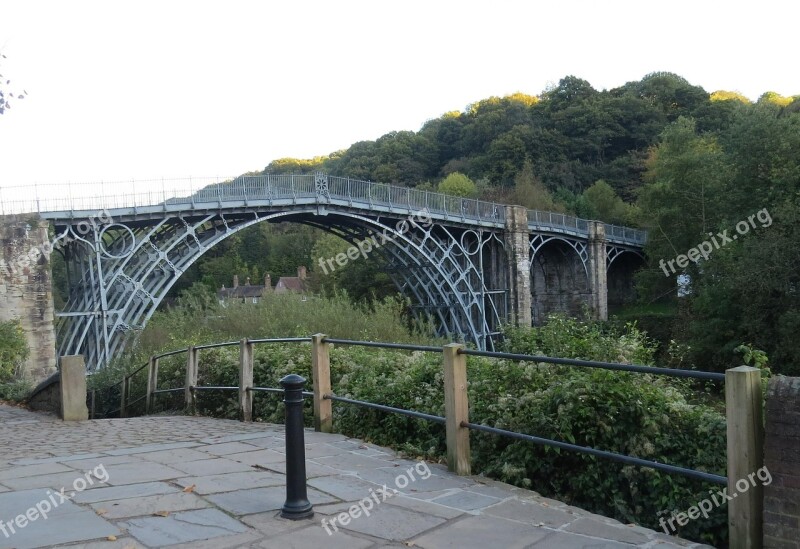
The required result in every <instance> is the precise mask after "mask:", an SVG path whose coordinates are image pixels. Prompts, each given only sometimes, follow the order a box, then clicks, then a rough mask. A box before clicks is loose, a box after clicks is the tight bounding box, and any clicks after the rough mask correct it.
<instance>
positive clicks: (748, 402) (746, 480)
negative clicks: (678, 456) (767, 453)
mask: <svg viewBox="0 0 800 549" xmlns="http://www.w3.org/2000/svg"><path fill="white" fill-rule="evenodd" d="M725 409H726V417H727V422H728V495H729V496H735V497H734V499H731V500H730V501H728V528H729V539H730V547H731V549H739V548H742V549H744V548H749V549H760V548H761V547H762V544H763V537H764V536H763V526H764V523H763V507H764V488H763V486H762V484H761V483H760V482H752V479H753V477H754V476H755V473H756V472H757V471H758V470H759V469H761V467H763V465H764V417H763V414H764V412H763V407H762V394H761V371H760V370H759V369H758V368H752V367H750V366H739V367H738V368H731V369H730V370H727V371H726V372H725ZM740 483H741V484H742V488H737V485H738V484H740ZM745 484H747V488H745V486H744V485H745Z"/></svg>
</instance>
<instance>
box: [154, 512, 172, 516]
mask: <svg viewBox="0 0 800 549" xmlns="http://www.w3.org/2000/svg"><path fill="white" fill-rule="evenodd" d="M153 516H154V517H168V516H169V511H156V512H155V513H153Z"/></svg>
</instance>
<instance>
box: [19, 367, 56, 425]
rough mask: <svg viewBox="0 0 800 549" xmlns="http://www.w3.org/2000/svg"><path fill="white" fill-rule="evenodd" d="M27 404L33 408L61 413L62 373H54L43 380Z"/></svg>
mask: <svg viewBox="0 0 800 549" xmlns="http://www.w3.org/2000/svg"><path fill="white" fill-rule="evenodd" d="M26 404H27V405H28V407H29V408H30V409H31V410H38V411H40V412H51V413H53V414H56V415H59V416H60V415H61V375H60V373H59V372H56V373H54V374H53V375H51V376H50V377H48V378H47V379H45V380H44V381H42V382H41V383H40V384H39V385H38V386H37V387H36V388H35V389H34V390H33V392H32V393H31V395H30V396H29V397H28V399H27V401H26Z"/></svg>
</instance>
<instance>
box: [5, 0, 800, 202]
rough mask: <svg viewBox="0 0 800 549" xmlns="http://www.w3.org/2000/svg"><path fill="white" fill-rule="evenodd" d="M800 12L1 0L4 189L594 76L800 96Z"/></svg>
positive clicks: (344, 132)
mask: <svg viewBox="0 0 800 549" xmlns="http://www.w3.org/2000/svg"><path fill="white" fill-rule="evenodd" d="M797 6H798V4H797V2H790V1H787V2H784V3H780V2H760V3H758V4H757V3H746V4H741V5H739V6H737V3H736V2H731V1H728V2H699V1H696V0H693V1H691V2H684V1H676V0H671V1H669V2H642V1H640V0H637V1H624V2H623V1H604V2H584V1H575V0H563V1H550V2H541V3H540V2H533V1H527V2H504V1H501V0H493V1H491V2H489V1H483V2H465V1H458V2H450V1H448V2H440V1H435V0H425V1H422V2H417V1H408V0H404V1H403V2H384V1H371V2H352V1H345V0H338V1H327V2H321V1H320V2H308V1H306V2H303V1H292V2H289V1H279V2H274V1H265V0H261V1H236V0H228V1H225V2H223V1H217V2H208V1H198V0H191V1H174V0H159V1H148V0H137V1H135V2H133V1H128V2H120V1H108V0H104V1H100V2H85V1H77V0H70V1H50V2H45V1H36V0H0V50H1V51H2V53H4V54H5V55H6V56H7V59H5V60H4V61H3V62H2V65H1V66H0V67H1V68H2V70H0V73H2V74H3V75H4V76H5V77H6V78H10V79H11V80H12V86H11V87H12V89H17V90H20V89H25V90H26V91H27V92H28V94H29V96H28V97H27V98H26V99H25V100H24V101H17V102H15V103H13V108H12V109H11V110H9V111H7V112H6V114H4V115H2V116H0V187H7V186H9V185H20V184H26V185H27V184H31V183H34V182H39V183H42V182H66V181H73V182H74V181H81V180H83V181H86V180H100V179H104V180H106V181H109V180H120V179H127V180H130V179H132V178H133V179H138V178H151V177H185V176H214V175H237V174H241V173H244V172H247V171H251V170H260V169H263V168H264V167H265V166H266V165H267V164H268V163H269V162H270V161H271V160H273V159H276V158H280V157H285V156H292V157H311V156H316V155H324V154H328V153H330V152H332V151H335V150H337V149H342V148H346V147H347V146H349V145H350V144H352V143H353V142H356V141H360V140H367V139H376V138H377V137H379V136H381V135H383V134H384V133H387V132H389V131H392V130H418V129H419V128H420V126H421V125H422V124H423V123H424V122H425V120H427V119H430V118H435V117H438V116H440V115H441V114H443V113H444V112H447V111H451V110H463V109H464V108H465V107H466V106H467V105H468V104H469V103H471V102H473V101H477V100H480V99H483V98H486V97H489V96H492V95H498V96H502V95H507V94H510V93H514V92H517V91H521V92H524V93H528V94H533V95H536V94H539V93H541V91H542V90H543V89H544V88H545V87H546V86H547V85H548V84H552V83H556V82H557V81H558V80H559V79H560V78H562V77H564V76H566V75H569V74H574V75H576V76H579V77H581V78H585V79H586V80H588V81H589V82H590V83H591V84H592V85H593V86H594V87H595V88H598V89H604V88H612V87H616V86H619V85H622V84H624V83H625V82H628V81H631V80H638V79H640V78H641V77H642V76H644V75H645V74H647V73H649V72H653V71H670V72H675V73H677V74H679V75H681V76H683V77H685V78H687V79H688V80H689V81H690V82H691V83H693V84H698V85H701V86H703V87H704V88H705V89H706V90H708V91H714V90H717V89H726V90H737V91H740V92H741V93H743V94H744V95H746V96H748V97H750V98H752V99H755V98H757V97H758V96H759V95H760V94H761V93H763V92H764V91H767V90H774V91H777V92H778V93H781V94H783V95H794V94H800V71H798V69H797V62H796V55H795V54H796V51H797V24H798V15H800V8H798V7H797Z"/></svg>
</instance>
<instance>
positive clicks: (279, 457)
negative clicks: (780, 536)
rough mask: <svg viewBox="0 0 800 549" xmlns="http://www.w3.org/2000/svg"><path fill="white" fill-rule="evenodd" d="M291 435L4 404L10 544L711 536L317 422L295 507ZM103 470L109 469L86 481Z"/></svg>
mask: <svg viewBox="0 0 800 549" xmlns="http://www.w3.org/2000/svg"><path fill="white" fill-rule="evenodd" d="M283 436H284V430H283V426H280V425H268V424H262V423H241V422H238V421H230V420H218V419H212V418H201V417H187V416H174V417H164V416H152V417H141V418H130V419H111V420H93V421H81V422H68V423H65V422H63V421H60V420H59V419H58V418H56V417H54V416H52V415H48V414H42V413H34V412H29V411H26V410H23V409H20V408H11V407H8V406H4V405H0V549H10V548H16V549H36V548H43V547H64V548H71V549H79V548H80V549H123V548H125V549H140V548H141V549H151V548H156V547H170V548H171V549H190V548H191V549H206V548H207V549H227V548H231V549H233V548H248V549H254V548H272V547H275V548H279V547H280V548H284V547H288V548H293V547H296V548H306V547H308V548H313V547H326V548H330V549H336V548H348V549H349V548H354V549H378V548H381V547H386V548H389V547H394V548H400V547H419V548H421V549H439V548H450V547H452V548H470V547H479V548H484V547H490V548H493V549H495V548H496V549H503V548H506V547H520V548H523V547H524V548H528V547H531V548H549V547H555V548H566V549H569V548H573V547H574V548H605V547H608V548H622V547H627V548H630V547H642V548H646V549H661V548H663V549H668V548H677V547H690V548H696V547H701V546H700V545H699V544H694V543H692V542H687V541H685V540H679V539H677V538H673V537H669V536H666V535H664V534H662V533H658V532H654V531H652V530H648V529H645V528H640V527H637V526H633V525H623V524H621V523H619V522H617V521H615V520H613V519H609V518H606V517H602V516H599V515H595V514H592V513H590V512H588V511H585V510H583V509H579V508H576V507H571V506H569V505H566V504H564V503H561V502H559V501H556V500H552V499H548V498H543V497H541V496H540V495H538V494H537V493H535V492H532V491H529V490H524V489H522V488H517V487H513V486H509V485H507V484H504V483H501V482H497V481H493V480H489V479H485V478H482V477H475V476H473V477H457V476H455V475H452V474H450V473H449V472H447V470H446V468H445V467H444V466H442V465H440V464H432V463H423V462H417V461H414V460H409V459H405V458H402V457H400V456H398V455H396V454H395V453H394V452H393V451H392V450H389V449H387V448H381V447H379V446H375V445H373V444H369V443H365V442H363V441H360V440H354V439H348V438H347V437H345V436H343V435H339V434H325V433H315V432H313V431H306V433H305V439H306V451H307V456H306V468H307V471H308V476H309V480H308V496H309V500H310V501H311V502H312V503H313V504H314V509H315V516H314V517H313V518H312V519H308V520H302V521H289V520H286V519H282V518H280V516H279V514H280V513H279V509H280V507H281V506H282V505H283V502H284V500H285V497H286V487H285V486H286V479H285V474H284V473H285V470H286V464H285V455H284V447H285V442H284V438H283ZM101 466H102V467H101ZM98 468H100V469H98ZM98 470H103V471H105V472H106V473H107V475H108V477H107V479H106V480H107V482H102V481H101V480H100V479H97V478H95V479H93V482H92V483H91V484H89V483H85V484H86V485H85V486H83V485H81V484H80V483H78V482H76V479H81V478H82V479H86V478H87V477H86V474H87V473H86V472H87V471H98ZM101 476H103V477H104V475H101ZM104 478H105V477H104ZM61 488H64V489H65V495H67V496H69V498H68V499H66V500H65V501H64V502H63V503H61V504H60V505H58V506H57V507H56V508H55V509H54V511H53V512H52V513H49V514H48V518H46V519H43V518H41V517H37V520H33V521H30V522H28V523H27V524H26V525H25V527H22V528H16V531H14V532H13V533H9V535H8V536H5V535H4V534H3V530H2V526H4V525H6V524H7V523H9V522H10V523H11V524H14V521H15V520H16V519H17V517H19V516H20V515H24V514H25V513H26V512H27V511H28V510H29V509H31V508H33V506H35V505H36V504H37V503H39V502H41V501H43V500H44V499H45V498H48V497H50V495H52V496H53V497H54V498H55V497H56V495H55V494H54V491H59V490H60V489H61ZM48 490H49V491H50V492H49V493H48ZM21 520H23V521H24V519H21ZM109 536H111V537H109Z"/></svg>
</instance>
